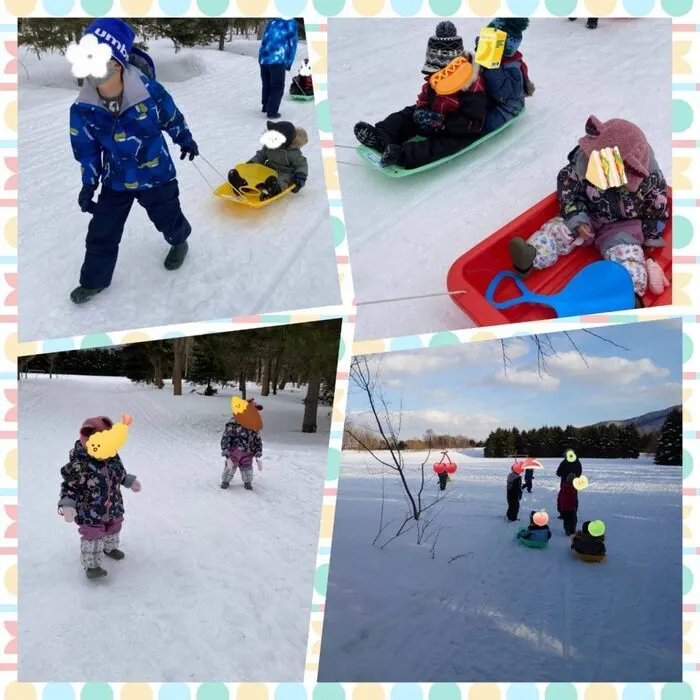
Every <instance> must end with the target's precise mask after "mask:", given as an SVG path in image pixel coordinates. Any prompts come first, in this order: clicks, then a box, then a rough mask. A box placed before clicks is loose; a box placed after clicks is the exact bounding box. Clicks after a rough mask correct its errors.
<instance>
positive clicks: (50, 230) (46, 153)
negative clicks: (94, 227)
mask: <svg viewBox="0 0 700 700" xmlns="http://www.w3.org/2000/svg"><path fill="white" fill-rule="evenodd" d="M258 45H259V42H256V41H245V40H239V41H236V42H233V43H232V45H231V46H230V47H229V50H227V51H223V52H220V51H217V50H215V49H214V48H194V49H182V50H181V51H180V52H179V53H177V54H176V53H174V51H173V49H172V45H171V44H170V42H169V41H168V40H158V41H150V42H149V49H150V52H151V54H152V56H153V57H154V59H155V62H156V69H157V72H158V79H159V80H160V81H161V82H162V83H163V84H164V85H165V87H166V88H167V89H168V90H169V91H170V93H171V94H172V96H173V97H174V99H175V102H176V103H177V105H178V106H179V107H180V109H181V110H182V112H183V113H184V115H185V117H186V119H187V121H188V123H189V125H190V128H191V130H192V134H193V136H194V138H195V140H196V141H197V143H198V145H199V149H200V152H201V153H202V155H203V156H204V157H205V158H207V159H208V160H209V161H210V162H211V163H212V164H213V165H214V166H215V167H216V168H217V169H218V170H219V172H220V173H222V174H223V175H224V176H225V174H226V173H227V172H228V170H229V169H230V168H231V167H233V166H234V165H236V164H237V163H239V162H243V161H246V160H248V158H250V157H251V156H252V155H253V153H255V151H256V150H257V148H258V147H259V144H258V139H259V137H260V134H261V133H262V131H263V130H264V128H265V117H264V115H263V114H261V112H260V78H259V67H258V63H257V48H258ZM305 56H306V45H305V44H304V43H300V45H299V50H298V52H297V65H295V67H294V68H293V69H292V72H291V73H290V74H289V76H291V75H294V74H296V71H297V68H298V64H299V63H300V62H301V60H302V59H303V58H304V57H305ZM20 60H21V61H22V64H23V66H20V69H19V70H20V83H19V85H20V88H19V94H20V98H19V104H20V107H19V124H20V127H19V131H20V134H19V157H20V162H21V168H22V174H21V176H20V197H19V210H20V213H19V227H20V228H19V266H20V267H19V269H20V272H21V275H22V289H21V292H20V314H21V315H20V324H19V328H20V336H21V339H22V340H23V341H28V340H36V339H44V338H52V337H65V336H72V335H81V334H85V333H90V332H95V331H98V330H122V329H127V328H139V327H146V326H156V325H163V324H174V323H183V322H189V321H202V320H209V319H216V318H226V317H229V316H239V315H249V314H258V313H265V312H275V311H286V310H292V309H302V308H309V307H316V306H325V305H332V304H338V303H340V292H339V285H338V273H337V266H336V263H335V252H334V248H333V241H332V237H331V231H330V223H329V220H328V198H327V195H326V187H325V180H324V173H323V164H322V160H321V146H320V141H319V138H318V128H317V125H316V117H315V111H314V110H315V107H314V104H313V103H302V102H293V101H292V100H290V99H289V97H288V96H287V95H285V98H284V100H283V102H282V106H281V112H282V118H283V119H287V120H290V121H293V122H294V123H295V124H297V125H298V126H303V127H304V128H305V129H306V130H307V132H308V134H309V144H308V146H306V147H305V149H304V153H305V155H306V157H307V158H308V160H309V171H310V177H309V181H308V184H307V186H306V187H305V188H304V189H303V190H302V192H300V193H299V195H298V196H290V197H289V198H288V199H285V200H281V201H280V202H279V203H277V204H272V205H270V206H269V207H266V208H265V209H260V210H252V209H251V210H248V209H245V208H242V207H236V208H234V206H233V205H230V204H227V203H225V202H224V201H223V200H220V199H217V198H215V197H214V196H213V194H212V192H211V189H210V188H209V186H208V185H207V183H206V182H205V181H204V180H203V179H202V177H201V176H200V174H199V173H198V172H197V170H196V168H195V164H196V165H197V166H198V167H199V168H200V169H201V170H202V172H203V173H204V175H205V176H206V177H207V178H208V179H209V181H210V182H211V184H212V185H214V186H216V185H218V184H220V181H222V178H221V177H219V176H218V175H217V174H216V173H214V172H213V171H212V170H211V169H210V168H209V167H208V166H207V165H206V164H205V163H204V161H203V160H202V159H201V158H199V159H196V160H195V161H194V163H190V162H189V161H187V162H184V163H183V162H181V161H180V160H179V157H180V149H179V148H178V147H175V146H173V145H172V142H171V141H170V140H169V137H168V136H166V140H167V141H168V144H169V148H170V150H171V154H172V155H173V156H174V157H175V158H176V167H177V171H178V180H179V183H180V192H181V202H182V209H183V211H184V213H185V215H186V216H187V218H188V219H189V221H190V223H191V224H192V227H193V233H192V236H191V238H190V254H189V257H188V259H187V261H186V262H185V264H184V266H183V267H182V268H181V269H180V270H179V271H177V272H168V271H167V270H165V269H164V268H163V260H164V258H165V255H166V253H167V251H168V246H167V244H166V243H165V241H164V240H163V237H162V236H161V234H160V233H158V231H156V230H155V229H154V227H153V225H152V224H151V223H150V221H149V220H148V218H147V216H146V214H145V211H144V210H143V209H142V208H141V207H139V206H137V205H135V206H134V208H133V209H132V211H131V214H130V216H129V220H128V222H127V225H126V229H125V233H124V239H123V241H122V245H121V250H120V254H119V262H118V264H117V269H116V272H115V276H114V280H113V283H112V286H111V287H110V288H109V290H107V291H106V292H104V293H102V294H101V295H100V296H99V297H97V298H95V299H94V300H92V301H91V302H90V303H89V304H86V305H85V306H83V307H76V306H75V305H74V304H73V303H72V302H71V301H70V300H69V298H68V295H69V293H70V291H71V289H72V288H73V287H74V286H76V285H77V283H78V277H79V273H80V266H81V264H82V260H83V253H84V246H85V235H86V232H87V225H88V223H89V216H88V215H87V214H83V213H82V212H81V211H80V209H79V208H78V203H77V198H78V192H79V190H80V185H81V183H80V169H79V165H78V163H77V162H76V161H75V160H74V159H73V154H72V151H71V148H70V142H69V135H68V109H69V107H70V105H71V103H72V102H73V101H74V99H75V97H76V95H77V93H78V88H77V86H76V84H75V82H74V81H73V80H72V76H71V74H70V65H69V64H68V61H67V60H66V59H65V58H64V57H62V56H59V55H42V58H41V60H40V61H38V60H37V59H36V56H34V55H33V54H31V53H29V51H28V50H27V49H24V48H23V49H20ZM288 87H289V78H288V80H287V89H288Z"/></svg>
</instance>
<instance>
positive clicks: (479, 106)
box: [355, 21, 486, 170]
mask: <svg viewBox="0 0 700 700" xmlns="http://www.w3.org/2000/svg"><path fill="white" fill-rule="evenodd" d="M460 56H464V57H465V58H467V59H468V60H469V62H470V63H471V64H472V68H473V72H472V75H471V78H470V79H469V81H468V82H467V83H466V85H464V86H463V87H462V88H461V89H460V90H459V91H458V92H455V93H453V94H451V95H438V94H437V93H436V92H435V90H434V89H433V88H432V87H431V85H430V76H431V75H433V74H434V73H437V72H439V71H440V70H442V69H443V68H446V67H447V66H448V65H449V64H450V63H451V62H452V61H453V60H454V59H455V58H458V57H460ZM422 72H423V74H424V76H425V79H424V83H423V87H422V89H421V91H420V94H419V95H418V99H417V101H416V103H415V105H409V106H408V107H404V108H403V109H402V110H400V111H398V112H394V113H392V114H390V115H389V116H388V117H386V119H383V120H382V121H380V122H377V123H376V124H375V125H372V124H368V123H367V122H358V123H357V124H355V137H356V138H357V140H358V141H359V142H360V143H361V144H363V145H364V146H366V147H367V148H371V149H373V150H375V151H378V152H379V153H381V154H382V161H381V162H382V165H383V166H390V165H398V166H401V167H403V168H406V170H413V169H415V168H419V167H421V166H423V165H427V164H428V163H432V162H433V161H436V160H440V159H441V158H445V157H447V156H449V155H452V154H453V153H456V152H457V151H460V150H461V149H463V148H465V147H466V146H468V145H469V144H471V143H473V142H474V141H476V140H477V139H478V138H479V137H480V135H481V133H482V131H483V128H484V120H485V119H486V92H485V87H484V80H483V78H482V77H481V71H480V66H479V65H478V64H477V63H475V62H474V60H473V56H472V55H471V54H470V53H468V52H467V51H465V50H464V43H463V41H462V38H461V37H460V36H458V35H457V29H456V27H455V25H454V24H453V23H452V22H449V21H443V22H440V23H439V24H438V25H437V28H436V30H435V36H432V37H430V39H429V40H428V47H427V50H426V54H425V65H424V66H423V71H422ZM416 136H422V137H424V138H423V140H417V141H416V140H413V139H414V137H416Z"/></svg>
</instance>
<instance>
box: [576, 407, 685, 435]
mask: <svg viewBox="0 0 700 700" xmlns="http://www.w3.org/2000/svg"><path fill="white" fill-rule="evenodd" d="M676 408H677V409H678V410H679V411H680V410H682V406H680V405H678V406H670V407H669V408H664V409H662V410H661V411H651V412H650V413H645V414H643V415H641V416H635V417H634V418H626V419H624V420H603V421H600V422H599V423H595V424H594V425H593V426H590V427H593V428H596V427H598V426H599V425H618V426H620V427H621V428H624V427H625V426H627V425H630V424H631V425H635V426H636V427H637V429H638V430H639V432H640V433H653V432H655V431H657V430H661V428H662V427H663V424H664V421H665V420H666V416H668V414H669V413H671V411H673V410H674V409H676Z"/></svg>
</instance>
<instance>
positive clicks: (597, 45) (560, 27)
mask: <svg viewBox="0 0 700 700" xmlns="http://www.w3.org/2000/svg"><path fill="white" fill-rule="evenodd" d="M455 24H456V25H457V29H458V32H459V34H460V35H461V36H462V37H463V39H464V44H465V48H467V49H468V50H472V49H473V47H474V38H475V37H477V36H478V35H479V30H480V28H481V27H482V26H483V25H484V24H485V22H482V21H480V20H466V19H457V20H455ZM435 25H436V21H435V20H429V19H405V20H396V19H389V20H378V19H372V20H362V19H357V20H355V19H353V20H347V19H342V20H334V19H332V20H330V22H329V28H328V42H329V48H328V53H329V58H328V65H329V66H330V68H329V77H328V86H329V95H330V108H331V116H332V120H333V132H334V139H335V144H336V149H337V151H336V153H337V157H338V161H339V162H340V165H339V173H340V185H341V189H342V194H343V208H344V212H345V220H346V226H347V230H348V244H349V247H350V260H351V262H352V273H353V281H354V286H355V293H356V298H357V302H358V305H359V306H360V310H359V311H358V318H357V321H358V323H357V331H356V338H357V339H360V340H364V339H368V338H386V337H392V336H400V335H410V334H415V333H425V332H430V331H439V330H455V329H459V328H465V327H469V326H470V325H472V324H471V321H470V319H469V318H468V317H467V316H466V315H464V314H463V313H462V312H461V311H460V310H459V308H458V307H457V306H456V305H455V304H454V303H453V302H452V301H451V300H450V298H449V296H447V295H442V296H432V297H429V298H424V299H418V300H408V301H386V302H385V303H380V304H371V305H368V306H365V307H362V304H363V303H368V302H376V301H379V300H391V299H396V298H398V297H407V296H412V295H430V294H433V295H435V294H439V293H440V292H445V291H446V279H447V272H448V270H449V268H450V266H451V265H452V263H453V262H454V261H455V260H456V259H457V258H458V257H459V256H460V255H462V254H463V253H464V252H466V251H467V250H468V249H470V248H471V247H473V246H474V245H476V244H477V243H479V242H480V241H482V240H483V239H484V238H486V237H487V236H488V235H490V234H491V233H493V232H494V231H496V230H497V229H499V228H500V227H501V226H503V225H504V224H506V223H508V222H509V221H511V220H512V219H513V218H515V217H516V216H517V215H519V214H520V213H522V212H523V211H524V210H526V209H528V208H529V207H530V206H532V205H533V204H535V203H536V202H538V201H539V200H540V199H542V198H543V197H545V196H546V195H548V194H550V193H551V192H553V191H554V190H555V189H556V176H557V172H558V171H559V170H560V169H561V168H562V167H563V166H564V164H565V163H566V156H567V154H568V153H569V152H570V151H571V150H572V149H573V148H574V147H575V146H576V141H577V139H578V138H579V137H580V136H582V135H583V129H584V124H585V121H586V119H587V118H588V116H589V115H590V114H595V115H596V116H598V117H599V118H601V119H611V118H613V117H622V118H626V119H629V120H631V121H633V122H635V123H636V124H638V125H639V126H640V127H641V128H642V129H643V130H644V132H645V133H646V134H647V138H648V139H649V141H650V143H651V144H652V146H653V147H654V150H655V153H656V156H657V159H658V161H659V164H660V165H661V168H662V170H663V171H664V173H665V175H666V177H667V179H668V180H669V182H670V178H671V100H670V97H669V95H670V94H671V23H670V22H669V21H668V20H646V19H644V20H635V19H612V20H608V19H601V20H600V24H599V27H598V29H597V30H595V31H590V30H587V29H586V28H585V25H584V22H582V21H581V20H579V21H578V22H569V21H567V20H564V19H537V20H534V21H532V22H531V23H530V27H529V28H528V29H527V30H526V31H525V33H524V38H523V43H522V47H521V48H522V51H523V54H524V56H525V60H526V62H527V64H528V67H529V70H530V78H531V80H532V81H533V82H534V83H535V85H536V86H537V90H536V92H535V94H534V96H533V97H531V98H529V99H528V100H527V103H526V107H527V114H526V115H525V116H523V118H522V119H521V120H520V122H519V123H517V124H514V125H513V126H512V127H511V128H510V129H509V130H506V131H505V132H504V133H503V134H502V135H500V136H498V137H496V138H494V139H492V140H491V141H489V142H487V143H486V144H484V145H483V146H481V147H479V148H478V149H477V150H475V151H472V153H471V155H468V156H465V157H464V158H458V159H456V160H454V161H452V162H451V163H448V164H446V165H444V166H441V167H440V168H439V169H437V170H433V171H428V172H426V173H423V174H417V175H415V176H412V177H410V178H407V179H402V180H396V181H395V180H390V179H388V178H385V177H384V176H383V175H381V174H380V173H376V172H372V171H371V170H370V169H369V168H368V167H367V166H365V165H364V164H363V162H362V161H361V159H360V158H359V156H357V155H356V154H355V153H354V152H353V150H352V149H353V148H354V147H355V146H356V145H357V142H356V140H355V138H354V136H353V125H354V124H355V123H356V122H358V121H360V120H364V121H369V122H371V123H374V122H376V121H379V120H381V119H383V118H384V117H385V116H387V115H388V114H389V113H390V112H393V111H396V110H397V109H400V108H402V107H404V106H405V105H408V104H413V103H414V102H415V98H416V95H417V93H418V91H419V90H420V88H421V85H422V76H421V74H420V70H421V68H422V66H423V63H424V61H425V48H426V43H427V40H428V37H429V36H431V35H433V34H434V31H435ZM623 46H624V51H618V50H616V49H619V48H620V47H623ZM613 53H614V54H615V59H614V60H612V59H611V56H612V55H613ZM389 260H390V261H391V264H387V261H389Z"/></svg>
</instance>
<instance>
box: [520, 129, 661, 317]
mask: <svg viewBox="0 0 700 700" xmlns="http://www.w3.org/2000/svg"><path fill="white" fill-rule="evenodd" d="M578 144H579V145H578V146H577V147H576V148H575V149H574V150H573V151H571V153H569V156H568V160H569V162H568V163H567V165H566V166H565V167H564V168H563V169H562V170H561V171H560V172H559V175H558V177H557V198H558V199H559V204H560V207H561V218H555V219H552V220H551V221H549V222H547V223H546V224H545V225H544V226H543V227H542V228H541V229H540V230H539V231H536V232H535V233H534V234H533V235H532V236H530V238H528V240H527V241H525V240H524V239H522V238H514V239H513V240H512V241H511V242H510V255H511V259H512V262H513V267H514V268H515V271H516V272H517V273H518V274H520V275H522V276H523V277H527V275H528V274H530V272H531V271H532V270H542V269H545V268H547V267H551V266H552V265H554V264H555V263H556V262H557V260H558V259H559V258H560V257H561V256H564V255H569V253H571V252H573V251H574V250H575V249H576V248H577V247H578V246H579V245H582V246H588V245H595V246H596V248H597V249H598V251H599V252H600V254H601V256H602V257H603V258H604V259H606V260H612V261H614V262H617V263H620V264H621V265H622V266H623V267H624V268H625V269H626V270H627V272H628V273H629V275H630V277H631V278H632V282H633V283H634V291H635V294H636V295H637V306H642V305H643V303H642V297H643V296H644V293H645V292H646V289H647V284H648V274H647V265H648V263H647V261H646V260H645V254H644V248H645V247H646V248H661V247H663V246H664V238H663V233H664V229H665V228H666V224H667V223H668V218H669V212H668V196H667V191H666V180H665V179H664V176H663V173H662V172H661V169H660V168H659V165H658V163H657V162H656V159H655V157H654V152H653V151H652V149H651V147H650V146H649V144H648V142H647V139H646V136H645V135H644V133H643V132H642V130H641V129H640V128H639V127H637V126H635V125H634V124H632V123H631V122H628V121H626V120H625V119H610V120H608V121H606V122H601V121H600V120H599V119H598V118H597V117H595V116H591V117H589V118H588V121H587V122H586V135H585V136H583V137H582V138H580V139H579V142H578ZM615 148H617V152H618V153H619V156H620V158H621V161H622V163H621V164H620V167H616V168H615V172H616V173H617V179H618V180H619V181H620V182H623V183H624V184H621V185H619V186H611V187H607V188H606V189H600V188H599V187H597V186H595V185H594V184H592V183H591V182H590V180H588V179H587V177H589V176H590V177H594V175H593V173H592V172H591V171H590V170H589V159H591V158H593V159H594V163H593V164H594V165H595V164H596V163H595V161H596V160H597V159H598V157H599V156H598V152H600V151H601V150H602V149H615ZM594 151H595V152H596V154H594ZM592 154H593V155H592ZM613 166H615V162H614V161H613ZM620 171H622V172H623V173H624V176H623V177H620Z"/></svg>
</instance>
